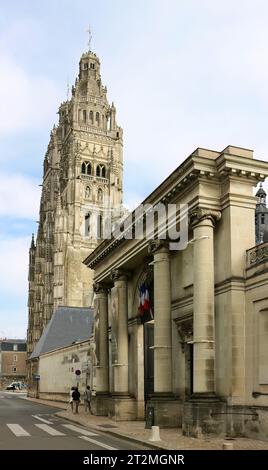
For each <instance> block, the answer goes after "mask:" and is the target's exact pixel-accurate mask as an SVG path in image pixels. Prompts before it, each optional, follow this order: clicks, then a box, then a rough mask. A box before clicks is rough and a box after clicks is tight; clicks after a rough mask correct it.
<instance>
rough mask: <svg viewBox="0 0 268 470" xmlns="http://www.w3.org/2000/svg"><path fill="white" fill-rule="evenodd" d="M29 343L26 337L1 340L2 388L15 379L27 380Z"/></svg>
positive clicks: (0, 372) (0, 378)
mask: <svg viewBox="0 0 268 470" xmlns="http://www.w3.org/2000/svg"><path fill="white" fill-rule="evenodd" d="M26 359H27V343H26V340H25V339H1V340H0V388H5V387H6V386H7V385H9V384H10V383H11V382H13V381H22V382H25V380H26V375H27V374H26Z"/></svg>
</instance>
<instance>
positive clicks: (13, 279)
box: [0, 237, 31, 305]
mask: <svg viewBox="0 0 268 470" xmlns="http://www.w3.org/2000/svg"><path fill="white" fill-rule="evenodd" d="M30 242H31V240H30V237H29V238H28V237H18V238H5V239H0V266H1V270H0V292H2V293H5V295H7V296H8V295H9V294H12V296H13V297H14V298H16V297H20V296H27V290H28V281H27V276H28V274H27V273H28V263H29V259H28V251H29V247H30ZM1 303H2V305H3V302H1Z"/></svg>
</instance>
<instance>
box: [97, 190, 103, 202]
mask: <svg viewBox="0 0 268 470" xmlns="http://www.w3.org/2000/svg"><path fill="white" fill-rule="evenodd" d="M102 201H103V191H102V189H101V188H99V189H98V202H102Z"/></svg>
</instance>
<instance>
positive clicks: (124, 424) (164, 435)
mask: <svg viewBox="0 0 268 470" xmlns="http://www.w3.org/2000/svg"><path fill="white" fill-rule="evenodd" d="M26 399H27V400H31V401H36V402H38V403H42V404H44V405H49V406H52V407H56V408H59V409H61V411H59V412H58V413H57V415H58V416H60V417H62V418H65V419H68V420H70V421H73V422H75V423H77V424H81V425H83V426H90V427H91V428H95V429H96V430H99V431H102V432H107V433H109V434H112V435H114V436H120V437H124V438H126V439H131V440H132V441H136V442H139V443H142V444H146V445H148V446H150V447H152V448H156V449H168V450H221V449H222V448H223V444H224V443H232V444H233V449H234V450H268V441H261V440H256V439H248V438H235V439H231V440H230V439H224V438H215V437H209V438H198V439H196V438H191V437H186V436H183V435H182V433H181V430H180V429H175V428H169V429H160V438H161V441H157V442H151V441H150V437H151V434H152V431H151V429H145V423H144V421H119V422H115V421H112V420H111V419H109V418H106V417H103V416H93V415H91V414H86V413H85V411H84V407H83V405H81V406H80V409H79V413H78V414H73V413H72V411H71V409H70V405H69V404H68V405H66V404H65V403H62V402H54V401H48V400H38V399H34V398H26Z"/></svg>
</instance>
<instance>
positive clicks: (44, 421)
mask: <svg viewBox="0 0 268 470" xmlns="http://www.w3.org/2000/svg"><path fill="white" fill-rule="evenodd" d="M32 417H33V418H36V419H39V420H40V421H43V423H46V424H52V421H48V420H47V419H44V418H40V416H37V415H32Z"/></svg>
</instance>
